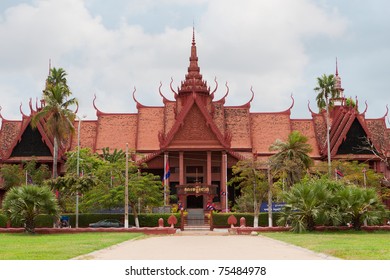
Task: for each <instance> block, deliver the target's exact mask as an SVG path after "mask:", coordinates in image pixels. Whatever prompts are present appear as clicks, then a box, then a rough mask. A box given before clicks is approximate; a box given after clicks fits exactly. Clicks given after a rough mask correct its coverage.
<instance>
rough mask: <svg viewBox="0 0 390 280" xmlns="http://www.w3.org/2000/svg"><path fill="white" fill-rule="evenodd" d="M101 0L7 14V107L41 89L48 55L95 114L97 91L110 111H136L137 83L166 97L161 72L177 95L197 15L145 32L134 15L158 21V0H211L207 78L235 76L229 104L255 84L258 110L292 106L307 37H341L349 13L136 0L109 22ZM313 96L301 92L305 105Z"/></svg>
mask: <svg viewBox="0 0 390 280" xmlns="http://www.w3.org/2000/svg"><path fill="white" fill-rule="evenodd" d="M99 3H100V4H102V3H103V2H101V1H91V0H90V1H78V0H68V1H45V0H37V1H34V2H33V3H32V4H22V5H18V6H14V7H12V8H10V9H8V10H6V11H5V12H4V13H3V14H2V15H1V17H2V19H1V20H0V36H1V38H2V40H1V41H2V52H0V61H1V62H2V63H1V65H0V74H1V76H0V85H1V86H0V90H1V91H0V96H1V104H0V105H1V106H3V110H4V108H5V107H7V114H9V115H7V116H6V117H8V116H10V115H11V116H12V117H14V118H18V117H20V114H19V112H18V108H16V107H14V104H15V103H16V104H19V103H20V102H23V103H24V104H27V103H28V100H29V98H30V97H32V98H36V97H40V94H41V91H42V88H43V86H44V80H45V78H46V76H47V72H48V60H49V59H50V58H51V59H52V62H53V66H55V67H63V68H64V69H65V70H66V71H67V73H68V74H69V78H68V81H69V85H70V87H71V89H72V91H73V93H74V95H75V96H76V97H77V98H78V99H79V101H80V110H79V112H80V114H87V115H88V118H94V117H95V115H94V114H95V112H94V109H93V107H92V99H93V94H96V95H97V101H96V103H97V105H98V107H99V108H100V109H101V110H102V111H109V112H130V111H132V112H134V111H135V106H134V102H133V101H132V97H131V93H132V91H133V87H134V86H136V87H137V98H138V99H139V100H140V101H141V102H142V103H144V104H149V105H161V104H162V103H161V98H160V96H159V95H158V86H159V83H160V81H161V82H162V83H163V92H164V94H165V95H167V96H168V97H169V98H171V97H172V93H171V92H170V90H169V83H170V78H171V77H173V79H174V85H175V86H177V85H179V84H180V80H182V79H184V75H185V73H186V71H187V66H188V57H189V55H190V43H191V36H192V19H189V20H188V24H187V26H186V27H185V28H183V27H174V26H171V25H169V24H168V25H167V26H165V27H164V28H163V29H162V31H161V32H157V33H153V32H147V31H145V29H144V28H143V26H142V25H141V24H133V23H131V22H132V21H131V20H129V19H128V17H129V16H130V15H133V16H134V15H140V14H141V15H143V16H145V17H146V19H145V20H149V21H155V22H156V23H155V24H156V25H158V24H160V23H161V22H164V21H163V20H162V19H161V18H153V17H150V18H148V11H149V10H150V9H153V10H155V9H156V7H158V5H177V6H180V7H179V8H181V7H185V9H190V8H191V7H192V6H193V5H194V6H195V5H197V6H198V5H200V4H199V3H201V4H202V5H206V8H205V12H204V13H203V14H200V15H198V17H197V18H195V22H196V24H195V25H196V40H197V46H198V56H199V65H200V67H201V72H202V74H203V75H204V78H205V79H206V80H207V81H208V82H209V84H210V85H211V86H213V85H212V84H213V80H214V76H217V78H218V82H219V84H220V87H219V90H218V92H217V97H218V96H219V95H220V96H222V95H223V94H224V91H225V89H224V87H223V84H224V83H225V81H228V82H229V85H230V88H231V90H230V99H228V104H229V105H239V104H242V103H243V102H246V101H247V100H248V99H249V98H250V96H251V93H250V91H249V89H250V87H251V86H253V89H254V91H255V92H256V97H255V100H254V102H253V104H252V106H253V110H261V111H273V110H283V109H285V108H286V106H289V104H290V102H291V100H290V98H289V96H290V93H291V92H292V91H294V89H296V88H298V87H300V86H302V85H303V84H304V83H307V81H305V76H304V71H305V67H306V66H307V64H308V63H309V62H310V61H309V56H308V55H307V53H306V50H305V45H304V40H306V39H307V38H310V37H311V36H322V37H329V38H335V37H340V36H341V35H343V34H344V32H345V28H346V21H345V20H344V19H343V18H342V17H341V16H340V15H339V14H338V13H337V12H334V11H329V10H327V9H324V8H322V7H320V6H317V5H315V4H313V3H312V1H308V0H299V1H281V0H276V1H256V0H253V1H249V0H248V1H226V0H214V1H201V2H198V1H195V0H188V1H185V2H182V1H178V0H165V1H163V2H160V1H131V2H130V4H131V5H130V4H129V5H127V4H128V2H127V1H125V2H122V5H124V6H123V7H124V9H123V11H122V12H119V11H118V12H117V13H118V14H117V18H121V19H122V20H121V23H120V24H119V25H118V26H117V27H115V28H113V27H112V26H110V27H108V26H107V25H106V24H105V23H104V21H105V20H104V18H103V16H102V15H99V13H98V12H96V11H99V9H94V11H95V12H91V9H92V7H93V5H97V4H99ZM104 3H106V2H104ZM179 3H181V4H179ZM105 5H106V6H105V7H107V4H105ZM95 8H96V7H95ZM107 8H109V7H107ZM179 8H178V9H179ZM177 12H178V11H177ZM183 13H184V12H183ZM153 16H155V13H153ZM170 23H171V22H170ZM168 26H170V27H168ZM159 28H161V27H160V26H159ZM18 79H20V82H18V81H17V80H18ZM25 81H27V83H25ZM311 88H313V86H310V87H309V90H310V89H311ZM7 92H13V93H15V95H16V96H12V97H10V96H9V94H7ZM299 94H300V93H297V95H296V98H300V96H299ZM5 97H7V101H6V100H5ZM307 99H308V97H307V96H302V100H303V101H302V102H304V104H303V106H304V107H305V106H306V101H307ZM8 100H17V101H12V102H10V101H8ZM297 103H298V102H296V104H297ZM9 107H13V108H9ZM10 110H13V112H12V113H9V112H10Z"/></svg>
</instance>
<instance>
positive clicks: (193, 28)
mask: <svg viewBox="0 0 390 280" xmlns="http://www.w3.org/2000/svg"><path fill="white" fill-rule="evenodd" d="M192 45H193V46H195V20H193V21H192Z"/></svg>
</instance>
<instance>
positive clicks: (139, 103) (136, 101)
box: [133, 87, 147, 109]
mask: <svg viewBox="0 0 390 280" xmlns="http://www.w3.org/2000/svg"><path fill="white" fill-rule="evenodd" d="M136 91H137V89H136V87H134V90H133V100H134V102H135V103H136V104H137V109H140V108H144V107H147V106H145V105H143V104H142V103H141V102H139V101H138V100H137V99H136V98H135V92H136Z"/></svg>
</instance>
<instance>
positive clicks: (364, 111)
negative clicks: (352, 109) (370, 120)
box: [359, 100, 368, 117]
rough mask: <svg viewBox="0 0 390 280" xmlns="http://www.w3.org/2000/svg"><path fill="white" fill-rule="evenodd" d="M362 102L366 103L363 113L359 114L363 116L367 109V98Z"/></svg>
mask: <svg viewBox="0 0 390 280" xmlns="http://www.w3.org/2000/svg"><path fill="white" fill-rule="evenodd" d="M364 104H366V108H365V109H364V111H363V113H360V114H359V115H361V116H363V117H365V116H366V112H367V109H368V104H367V100H366V101H364Z"/></svg>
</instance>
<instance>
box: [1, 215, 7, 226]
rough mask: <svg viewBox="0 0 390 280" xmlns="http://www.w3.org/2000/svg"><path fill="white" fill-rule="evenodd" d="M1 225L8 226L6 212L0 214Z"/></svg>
mask: <svg viewBox="0 0 390 280" xmlns="http://www.w3.org/2000/svg"><path fill="white" fill-rule="evenodd" d="M0 227H3V228H5V227H7V217H6V216H5V215H4V214H0Z"/></svg>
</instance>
